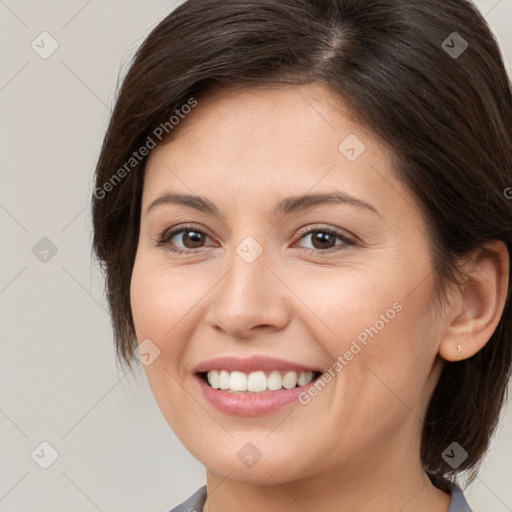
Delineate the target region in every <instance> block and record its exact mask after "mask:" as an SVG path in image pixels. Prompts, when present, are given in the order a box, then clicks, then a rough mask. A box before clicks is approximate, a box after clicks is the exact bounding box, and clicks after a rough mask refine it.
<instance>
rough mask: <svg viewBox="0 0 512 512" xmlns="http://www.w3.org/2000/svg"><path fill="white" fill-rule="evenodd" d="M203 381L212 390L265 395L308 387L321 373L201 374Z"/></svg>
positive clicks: (211, 372)
mask: <svg viewBox="0 0 512 512" xmlns="http://www.w3.org/2000/svg"><path fill="white" fill-rule="evenodd" d="M198 375H199V376H200V377H201V379H202V380H203V381H204V382H205V383H206V384H207V385H208V386H209V387H210V388H212V389H217V390H220V391H226V392H228V393H237V394H254V393H265V392H268V391H279V390H281V389H285V390H287V389H288V390H290V389H296V388H298V387H302V386H306V385H308V384H310V383H311V382H313V381H314V380H316V379H318V378H319V377H320V375H322V374H321V373H320V372H313V371H306V372H295V371H279V370H272V371H268V370H258V371H254V372H250V373H245V372H240V371H227V370H210V371H208V372H199V373H198Z"/></svg>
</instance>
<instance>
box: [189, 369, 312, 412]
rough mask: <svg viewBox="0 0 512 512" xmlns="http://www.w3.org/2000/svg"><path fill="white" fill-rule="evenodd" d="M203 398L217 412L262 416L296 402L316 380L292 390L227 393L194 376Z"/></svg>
mask: <svg viewBox="0 0 512 512" xmlns="http://www.w3.org/2000/svg"><path fill="white" fill-rule="evenodd" d="M195 377H196V378H197V380H198V382H199V385H200V387H201V391H202V393H203V395H204V397H205V398H206V399H207V400H208V401H209V402H210V403H211V404H212V405H213V406H214V407H216V408H217V409H218V410H220V411H222V412H224V413H226V414H233V415H235V416H263V415H265V414H271V413H273V412H275V411H278V410H279V409H282V408H283V407H285V406H287V405H289V404H291V403H293V402H298V396H299V395H300V394H301V393H304V392H307V390H308V388H309V387H311V386H314V384H315V383H316V381H317V380H318V379H316V380H314V381H312V382H310V383H309V384H306V385H305V386H300V387H298V388H293V389H280V390H279V391H268V392H262V393H228V392H227V391H222V390H220V389H213V388H212V387H210V386H208V384H206V382H204V380H203V378H202V377H201V376H200V375H195Z"/></svg>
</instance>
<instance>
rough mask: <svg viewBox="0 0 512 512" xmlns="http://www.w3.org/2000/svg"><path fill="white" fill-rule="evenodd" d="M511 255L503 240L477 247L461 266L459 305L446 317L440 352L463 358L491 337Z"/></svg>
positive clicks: (501, 307)
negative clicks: (462, 276) (463, 277)
mask: <svg viewBox="0 0 512 512" xmlns="http://www.w3.org/2000/svg"><path fill="white" fill-rule="evenodd" d="M509 265H510V255H509V253H508V250H507V246H506V245H505V243H504V242H502V241H501V240H493V241H491V242H489V243H487V244H485V246H484V247H483V248H478V249H475V250H474V251H473V252H472V253H471V255H470V257H469V258H467V260H466V261H465V263H464V265H463V266H462V269H463V271H464V275H465V280H464V283H463V284H461V286H460V289H458V290H457V291H456V294H457V303H458V307H457V308H456V309H453V310H452V315H451V316H449V317H448V318H447V325H446V328H445V332H444V334H443V336H442V338H441V342H440V345H439V355H440V356H441V357H442V358H443V359H445V360H447V361H460V360H462V359H467V358H468V357H471V356H473V355H475V354H476V353H477V352H478V351H479V350H481V349H482V348H483V347H484V346H485V345H486V344H487V342H488V341H489V339H490V338H491V336H492V334H493V333H494V331H495V330H496V327H497V326H498V324H499V321H500V319H501V315H502V314H503V310H504V308H505V303H506V298H507V291H508V285H509Z"/></svg>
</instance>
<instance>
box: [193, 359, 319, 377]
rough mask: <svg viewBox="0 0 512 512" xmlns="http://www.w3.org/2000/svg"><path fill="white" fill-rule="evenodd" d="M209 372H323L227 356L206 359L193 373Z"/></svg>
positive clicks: (274, 361) (280, 361) (283, 362)
mask: <svg viewBox="0 0 512 512" xmlns="http://www.w3.org/2000/svg"><path fill="white" fill-rule="evenodd" d="M210 370H227V371H240V372H244V373H251V372H253V371H258V370H281V371H295V372H308V371H312V372H320V373H322V372H323V370H321V369H320V368H317V367H313V366H309V365H304V364H300V363H296V362H294V361H286V360H285V359H278V358H275V357H268V356H263V355H254V356H251V357H247V358H243V357H236V356H228V355H225V356H220V357H215V358H214V359H208V360H207V361H202V362H201V363H199V364H198V365H197V366H196V367H195V368H194V370H193V372H194V373H202V372H209V371H210Z"/></svg>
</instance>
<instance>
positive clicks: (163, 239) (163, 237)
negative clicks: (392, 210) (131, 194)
mask: <svg viewBox="0 0 512 512" xmlns="http://www.w3.org/2000/svg"><path fill="white" fill-rule="evenodd" d="M186 231H192V232H194V233H200V234H201V235H203V236H205V237H208V238H210V237H209V236H208V234H207V233H206V232H205V231H203V230H202V229H199V228H196V227H194V226H183V227H181V228H179V229H176V230H174V231H164V232H163V233H161V234H160V235H159V237H158V239H157V241H156V245H157V247H163V246H165V245H168V250H170V251H171V252H174V253H176V254H190V253H194V252H197V251H196V250H195V249H188V250H184V249H177V248H176V247H172V246H171V245H170V244H169V242H170V240H171V239H172V238H174V237H175V236H176V235H177V234H179V233H184V232H186ZM311 233H327V234H329V235H332V236H335V237H337V238H339V239H340V240H341V241H342V242H343V243H342V244H340V245H337V246H334V247H331V248H330V249H325V250H321V249H310V248H303V250H304V251H306V252H308V253H313V254H325V253H331V252H337V251H339V250H341V249H342V248H343V247H344V246H347V245H348V246H355V245H357V242H356V241H355V240H353V239H351V238H349V237H347V236H346V235H344V234H343V233H341V232H340V231H338V230H337V229H334V228H331V227H320V228H314V229H310V230H309V231H306V232H305V233H302V234H301V236H300V237H299V239H302V238H303V237H305V236H307V235H310V234H311ZM198 249H203V247H199V248H198Z"/></svg>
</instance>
